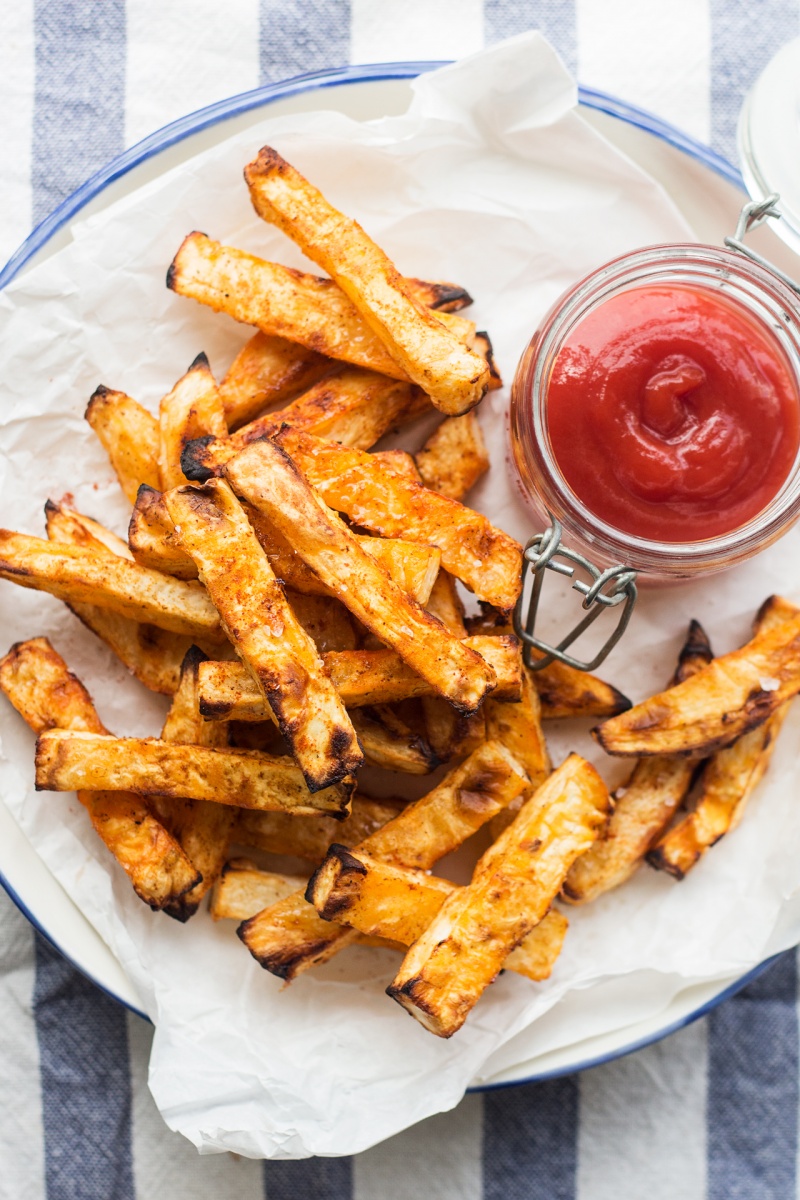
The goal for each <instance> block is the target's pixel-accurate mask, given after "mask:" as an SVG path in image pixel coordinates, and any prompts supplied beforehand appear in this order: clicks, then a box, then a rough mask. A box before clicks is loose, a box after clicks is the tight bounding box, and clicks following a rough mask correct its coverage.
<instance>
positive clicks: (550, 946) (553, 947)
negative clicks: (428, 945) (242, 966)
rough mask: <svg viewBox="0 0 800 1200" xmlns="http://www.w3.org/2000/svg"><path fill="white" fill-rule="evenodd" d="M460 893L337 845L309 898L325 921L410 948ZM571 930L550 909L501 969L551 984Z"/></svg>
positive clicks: (420, 873)
mask: <svg viewBox="0 0 800 1200" xmlns="http://www.w3.org/2000/svg"><path fill="white" fill-rule="evenodd" d="M459 890H460V889H459V887H458V885H457V884H455V883H450V882H449V880H447V879H439V878H438V877H437V876H436V875H428V874H427V873H426V872H423V871H413V870H410V869H409V868H408V867H398V866H394V865H392V864H390V863H383V862H380V861H379V860H378V859H375V858H371V857H370V856H369V855H367V854H364V853H363V852H362V851H359V850H348V848H347V847H346V846H343V845H341V844H334V845H333V846H331V848H330V850H329V851H328V855H327V858H326V859H325V861H324V862H323V863H322V865H321V866H320V867H318V868H317V870H316V871H315V872H314V874H313V875H312V876H311V879H310V880H309V883H308V887H307V888H306V899H307V900H308V901H309V903H310V904H313V905H314V907H315V908H316V910H317V912H318V913H319V915H320V916H321V917H322V918H323V919H324V920H326V921H337V922H338V923H339V924H343V925H349V926H351V927H352V928H353V929H357V930H358V931H359V932H360V933H366V934H368V935H370V936H372V937H383V938H386V939H388V940H389V941H393V942H399V943H400V944H401V945H403V946H410V945H411V943H412V942H415V941H416V940H417V938H419V937H421V936H422V934H423V933H424V932H425V930H426V929H427V927H428V926H429V925H430V924H431V922H432V921H433V919H434V917H435V916H436V914H437V913H438V911H439V909H440V908H441V907H442V904H443V903H444V901H445V899H446V898H447V897H448V896H450V895H452V893H453V892H457V891H459ZM567 927H568V921H567V918H566V917H565V916H564V915H563V913H560V912H558V910H557V909H550V912H548V913H547V914H546V915H545V916H544V917H543V918H542V920H541V921H540V922H539V924H538V925H536V926H534V928H533V929H532V930H531V931H530V933H529V934H528V935H527V936H526V937H524V938H523V939H522V941H521V942H520V944H519V945H518V946H517V947H516V949H514V950H512V951H511V953H510V954H509V956H508V958H507V959H506V960H505V962H504V963H503V967H504V968H505V969H508V970H509V971H516V972H517V974H519V975H525V976H527V978H528V979H534V980H542V979H548V978H549V977H550V974H551V972H552V970H553V964H554V963H555V960H556V959H557V957H558V955H559V954H560V953H561V947H562V945H563V944H564V937H565V935H566V932H567Z"/></svg>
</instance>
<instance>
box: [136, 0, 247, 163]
mask: <svg viewBox="0 0 800 1200" xmlns="http://www.w3.org/2000/svg"><path fill="white" fill-rule="evenodd" d="M126 13H127V25H128V57H127V76H126V103H125V144H126V145H128V146H130V145H132V144H133V143H134V142H138V141H139V139H140V138H143V137H145V136H146V135H147V134H148V133H152V132H153V130H155V129H159V128H160V127H161V126H162V125H166V124H167V123H168V122H169V121H174V120H175V119H176V118H177V117H182V116H184V115H185V114H186V113H189V112H192V111H193V110H194V109H196V108H202V107H203V106H204V105H206V104H212V103H213V102H214V101H215V100H222V99H223V98H224V97H226V96H233V95H235V94H236V93H237V92H246V91H248V90H249V89H250V88H254V87H256V86H257V85H258V53H259V42H258V29H259V23H258V0H237V3H236V4H220V3H219V2H218V0H194V3H193V4H191V5H186V4H185V3H183V0H158V3H156V4H153V3H152V2H151V0H127V5H126Z"/></svg>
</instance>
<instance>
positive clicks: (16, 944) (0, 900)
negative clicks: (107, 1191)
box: [0, 888, 45, 1200]
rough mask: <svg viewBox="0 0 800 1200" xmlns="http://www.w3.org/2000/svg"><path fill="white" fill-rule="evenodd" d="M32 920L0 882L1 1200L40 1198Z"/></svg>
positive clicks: (42, 1192)
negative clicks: (30, 920) (18, 907)
mask: <svg viewBox="0 0 800 1200" xmlns="http://www.w3.org/2000/svg"><path fill="white" fill-rule="evenodd" d="M34 936H35V935H34V932H33V928H32V927H31V925H30V924H29V923H28V921H27V920H26V919H25V917H24V916H23V915H22V913H21V912H20V911H19V910H18V909H17V908H16V907H15V906H14V904H13V903H12V901H11V900H10V899H9V898H8V896H7V895H6V893H5V892H4V891H3V889H2V888H0V1013H1V1014H2V1019H0V1113H2V1115H3V1120H2V1123H0V1163H2V1167H1V1168H0V1200H44V1195H45V1183H44V1135H43V1132H42V1128H43V1127H42V1100H41V1089H40V1086H39V1044H38V1042H37V1039H36V1023H35V1021H34V1019H33V1012H32V1006H33V988H34V982H35V978H36V971H35V960H34V948H33V945H34V943H33V939H34Z"/></svg>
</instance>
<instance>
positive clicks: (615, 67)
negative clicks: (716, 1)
mask: <svg viewBox="0 0 800 1200" xmlns="http://www.w3.org/2000/svg"><path fill="white" fill-rule="evenodd" d="M577 20H578V79H579V80H580V82H581V83H582V84H585V85H586V86H588V87H596V88H600V89H601V90H603V91H607V92H613V93H614V95H616V96H620V97H621V98H622V99H623V100H628V101H630V103H631V104H639V105H641V106H642V107H643V108H647V109H650V110H651V111H652V112H655V113H657V114H658V116H660V117H663V118H664V119H665V120H667V121H671V122H672V123H673V124H674V125H677V126H679V127H680V128H681V129H685V130H686V132H687V133H691V134H693V135H694V137H696V138H699V139H700V140H701V141H703V142H708V141H709V140H710V137H711V90H710V86H711V17H710V8H709V0H671V2H670V3H669V4H643V3H642V0H577Z"/></svg>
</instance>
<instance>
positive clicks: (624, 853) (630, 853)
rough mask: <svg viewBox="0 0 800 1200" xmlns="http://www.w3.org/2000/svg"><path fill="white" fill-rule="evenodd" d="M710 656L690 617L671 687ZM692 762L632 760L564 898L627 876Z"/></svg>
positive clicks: (669, 813)
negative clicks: (628, 772)
mask: <svg viewBox="0 0 800 1200" xmlns="http://www.w3.org/2000/svg"><path fill="white" fill-rule="evenodd" d="M713 657H714V655H713V653H712V651H711V646H710V644H709V641H708V638H707V636H706V633H705V630H704V629H703V627H702V626H701V625H700V624H698V622H697V621H692V622H691V624H690V625H689V632H688V636H687V638H686V641H685V642H684V645H683V647H682V649H681V652H680V655H679V657H678V666H677V669H676V671H675V675H674V677H673V686H674V684H676V683H680V682H681V681H682V680H684V679H690V678H691V676H692V675H694V674H696V673H697V672H698V671H700V670H702V669H703V667H705V666H707V665H708V663H710V662H711V660H712V658H713ZM696 766H697V764H696V763H694V762H692V760H691V759H686V758H665V757H662V756H661V755H655V756H654V757H653V758H643V759H641V760H640V761H639V762H638V763H637V764H636V766H635V767H634V769H633V772H632V774H631V775H630V776H629V778H628V780H627V781H626V783H625V784H624V786H623V787H620V788H617V790H616V791H615V792H614V811H613V813H612V814H611V817H610V818H609V821H608V824H607V825H606V827H605V829H604V830H603V832H602V834H601V835H600V837H599V838H598V840H597V841H596V842H595V844H594V845H593V846H592V848H591V850H589V851H588V852H587V853H586V854H582V855H581V857H580V858H579V859H578V861H577V862H576V863H574V864H573V866H572V868H571V870H570V872H569V875H567V878H566V880H565V881H564V897H565V899H567V900H569V901H571V902H572V903H573V904H585V903H586V902H587V901H589V900H594V899H596V898H597V897H598V896H600V895H602V894H603V892H608V891H611V889H612V888H616V887H619V886H620V885H621V884H623V883H625V882H626V880H628V879H630V877H631V875H633V873H634V872H635V871H636V870H637V869H638V868H639V867H640V866H641V864H642V862H643V861H644V858H645V855H646V854H647V852H648V851H649V850H650V848H651V846H652V845H653V843H654V842H655V841H656V839H657V838H658V837H659V835H660V834H661V832H662V831H663V830H664V829H665V828H666V826H667V825H668V824H669V822H670V821H671V820H672V818H673V816H674V815H675V813H676V812H677V811H678V808H679V807H680V805H681V804H682V803H683V801H684V799H685V798H686V796H687V794H688V792H689V789H690V787H691V785H692V780H693V778H694V776H695V773H696Z"/></svg>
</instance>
